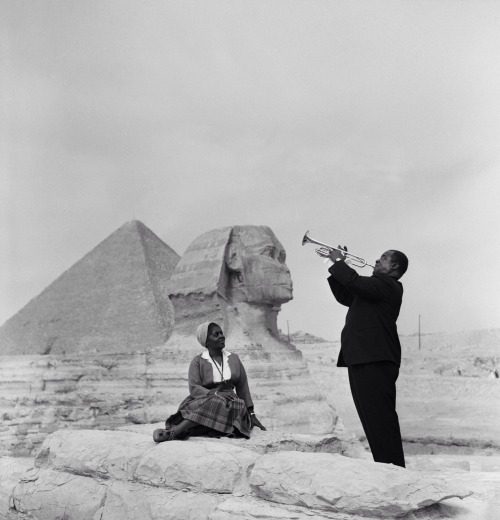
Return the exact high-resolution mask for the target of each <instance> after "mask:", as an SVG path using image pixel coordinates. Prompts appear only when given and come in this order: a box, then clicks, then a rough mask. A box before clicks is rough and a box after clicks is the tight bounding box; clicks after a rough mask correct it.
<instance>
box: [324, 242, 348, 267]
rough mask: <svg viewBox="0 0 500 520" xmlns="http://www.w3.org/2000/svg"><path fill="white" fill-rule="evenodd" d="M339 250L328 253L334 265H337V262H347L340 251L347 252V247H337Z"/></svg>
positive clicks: (331, 250)
mask: <svg viewBox="0 0 500 520" xmlns="http://www.w3.org/2000/svg"><path fill="white" fill-rule="evenodd" d="M337 247H338V249H330V250H329V251H328V257H327V258H328V259H329V260H330V261H331V262H332V263H335V262H336V261H337V260H345V255H344V254H343V253H342V251H339V250H344V251H347V247H346V246H344V247H342V246H337Z"/></svg>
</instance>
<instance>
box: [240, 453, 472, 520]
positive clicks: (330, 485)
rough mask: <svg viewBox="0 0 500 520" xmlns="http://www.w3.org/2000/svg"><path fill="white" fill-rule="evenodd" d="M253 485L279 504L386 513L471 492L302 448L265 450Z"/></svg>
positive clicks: (387, 467) (383, 466)
mask: <svg viewBox="0 0 500 520" xmlns="http://www.w3.org/2000/svg"><path fill="white" fill-rule="evenodd" d="M250 485H251V487H252V490H253V493H254V494H255V495H256V496H258V497H259V498H262V499H264V500H270V501H272V502H277V503H280V504H291V505H296V506H304V507H311V508H317V509H320V510H325V511H332V512H344V513H349V514H353V515H361V516H375V517H386V518H394V517H397V516H401V515H404V514H406V513H408V512H410V511H414V510H417V509H421V508H423V507H426V506H429V505H431V504H434V503H437V502H440V501H442V500H445V499H447V498H451V497H460V498H463V497H466V496H468V495H470V492H467V491H462V490H458V491H457V490H455V489H452V488H451V487H449V486H448V485H447V484H446V483H445V482H444V481H442V480H439V479H433V478H431V477H422V476H421V475H419V474H417V473H413V472H410V471H408V470H406V469H403V468H399V467H397V466H393V465H391V464H377V463H374V462H371V461H367V460H356V459H348V458H345V457H342V456H340V455H336V454H328V455H323V454H318V453H308V454H306V453H300V452H280V453H272V454H266V455H263V456H262V457H261V458H259V460H258V461H257V462H256V464H255V467H254V468H253V470H252V476H251V479H250Z"/></svg>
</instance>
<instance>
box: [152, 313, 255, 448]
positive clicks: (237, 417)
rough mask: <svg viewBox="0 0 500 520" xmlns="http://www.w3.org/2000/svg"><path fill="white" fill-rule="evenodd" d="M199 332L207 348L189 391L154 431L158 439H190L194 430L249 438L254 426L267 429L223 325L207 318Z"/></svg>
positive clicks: (191, 373)
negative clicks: (229, 347) (227, 346)
mask: <svg viewBox="0 0 500 520" xmlns="http://www.w3.org/2000/svg"><path fill="white" fill-rule="evenodd" d="M196 336H197V338H198V341H199V342H200V344H201V345H202V346H204V347H206V351H205V352H203V353H202V354H199V355H197V356H196V357H195V358H194V359H193V360H192V361H191V364H190V365H189V372H188V382H189V395H188V396H187V397H186V399H184V401H182V403H181V404H180V406H179V410H178V411H177V413H175V414H174V415H171V416H170V417H169V418H168V419H167V421H166V423H165V429H161V428H160V429H157V430H155V431H154V433H153V439H154V440H155V442H163V441H171V440H174V439H179V440H180V439H186V438H187V437H189V435H191V434H193V435H211V436H218V437H221V436H236V437H240V436H242V437H245V438H247V439H248V438H249V437H250V430H251V429H252V428H253V427H254V426H258V427H259V428H260V429H261V430H265V428H264V426H262V424H261V423H260V421H259V420H258V419H257V417H256V416H255V413H254V411H253V402H252V398H251V396H250V390H249V388H248V380H247V375H246V372H245V368H244V367H243V364H242V363H241V361H240V358H239V357H238V356H237V355H236V354H232V353H231V352H225V351H224V347H225V338H224V333H223V332H222V329H221V328H220V327H219V325H217V324H216V323H212V322H208V321H207V322H205V323H202V324H201V325H200V326H199V327H198V329H197V331H196ZM235 392H236V393H235Z"/></svg>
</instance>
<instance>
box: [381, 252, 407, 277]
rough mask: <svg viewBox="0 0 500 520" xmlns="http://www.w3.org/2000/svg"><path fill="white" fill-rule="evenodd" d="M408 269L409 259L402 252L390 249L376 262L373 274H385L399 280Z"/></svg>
mask: <svg viewBox="0 0 500 520" xmlns="http://www.w3.org/2000/svg"><path fill="white" fill-rule="evenodd" d="M407 269H408V258H407V256H406V255H405V254H404V253H401V251H397V250H396V249H389V250H388V251H386V252H385V253H382V256H381V257H380V258H379V259H378V260H376V261H375V267H374V268H373V274H377V273H384V274H387V275H389V276H391V277H392V278H396V280H399V279H400V278H401V277H402V276H403V275H404V274H405V273H406V270H407Z"/></svg>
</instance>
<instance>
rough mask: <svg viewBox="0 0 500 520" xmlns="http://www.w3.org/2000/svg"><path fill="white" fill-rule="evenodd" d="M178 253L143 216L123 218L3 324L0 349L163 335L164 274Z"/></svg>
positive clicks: (166, 313)
mask: <svg viewBox="0 0 500 520" xmlns="http://www.w3.org/2000/svg"><path fill="white" fill-rule="evenodd" d="M179 258H180V257H179V255H178V254H177V253H176V252H175V251H173V250H172V249H171V248H170V247H169V246H168V245H167V244H165V243H164V242H163V241H162V240H160V239H159V238H158V237H157V236H156V235H155V234H154V233H153V232H152V231H151V230H150V229H148V228H147V227H146V226H145V225H144V224H142V223H141V222H138V221H132V222H128V223H126V224H124V225H123V226H122V227H120V228H119V229H118V230H117V231H115V232H114V233H112V234H111V235H110V236H109V237H108V238H106V239H105V240H104V241H103V242H101V243H100V244H99V245H97V246H96V247H95V248H94V249H93V250H92V251H90V252H89V253H88V254H87V255H85V256H84V257H83V258H82V259H81V260H79V261H78V262H77V263H76V264H74V265H73V266H72V267H70V268H69V269H68V270H67V271H66V272H65V273H63V274H62V275H61V276H60V277H59V278H57V280H55V281H54V282H53V283H52V284H50V285H49V286H48V287H47V288H46V289H45V290H44V291H43V292H42V293H40V294H39V295H38V296H37V297H35V298H34V299H33V300H31V301H30V302H29V303H28V304H27V305H26V306H25V307H24V308H22V309H21V310H20V311H19V312H18V313H17V314H15V315H14V316H13V317H12V318H10V319H9V320H7V322H6V323H5V324H4V325H2V327H0V354H45V355H48V354H56V355H61V354H74V353H78V352H81V353H86V354H91V353H95V352H130V351H133V350H137V349H141V350H143V349H145V348H148V347H151V346H155V345H160V344H162V343H164V342H165V341H166V340H167V338H168V337H169V335H170V333H171V332H172V328H173V324H174V313H173V307H172V304H171V302H170V300H169V298H168V293H167V282H168V280H169V278H170V275H171V274H172V271H173V269H174V267H175V266H176V264H177V262H178V261H179Z"/></svg>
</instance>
